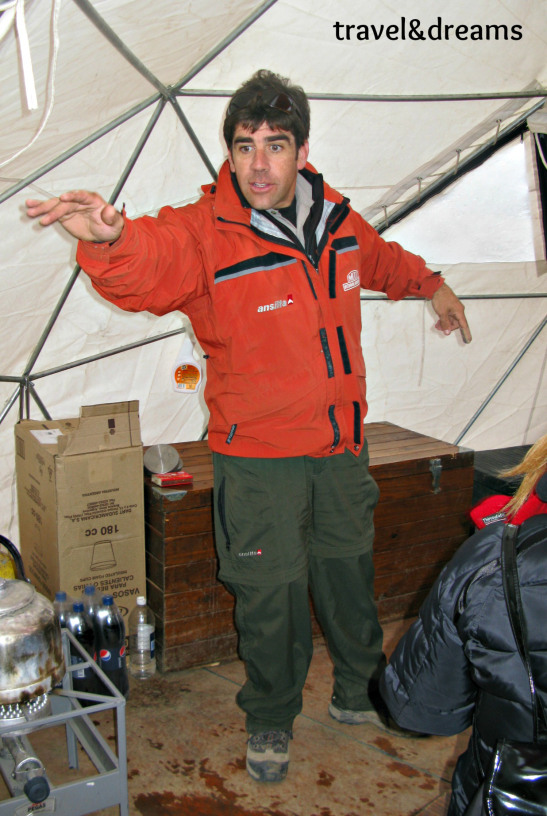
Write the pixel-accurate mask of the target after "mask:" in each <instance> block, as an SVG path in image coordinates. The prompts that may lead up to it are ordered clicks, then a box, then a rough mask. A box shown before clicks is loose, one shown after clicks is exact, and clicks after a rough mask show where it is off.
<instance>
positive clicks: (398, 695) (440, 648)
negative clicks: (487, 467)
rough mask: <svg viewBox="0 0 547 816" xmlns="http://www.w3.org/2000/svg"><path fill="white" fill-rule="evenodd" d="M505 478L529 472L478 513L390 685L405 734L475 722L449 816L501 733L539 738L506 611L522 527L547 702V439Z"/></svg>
mask: <svg viewBox="0 0 547 816" xmlns="http://www.w3.org/2000/svg"><path fill="white" fill-rule="evenodd" d="M504 475H508V476H509V475H524V478H523V481H522V483H521V485H520V487H519V489H518V490H517V492H516V493H515V496H514V497H513V498H511V497H509V496H504V497H489V498H488V499H485V500H484V502H482V503H481V504H480V505H479V506H478V507H477V508H475V509H474V510H473V511H472V512H471V517H472V519H473V520H474V522H475V525H476V526H477V528H479V529H477V531H476V532H475V533H474V535H472V536H471V537H470V538H469V539H467V541H465V542H464V544H462V546H461V547H460V548H459V550H458V551H457V553H456V554H455V555H454V557H453V558H452V560H451V561H450V562H449V563H448V564H447V565H446V567H445V568H444V569H443V571H442V572H441V574H440V576H439V577H438V579H437V581H436V582H435V584H434V586H433V587H432V589H431V591H430V593H429V595H428V597H427V598H426V600H425V602H424V604H423V605H422V608H421V609H420V613H419V616H418V619H417V620H416V621H415V622H414V623H413V624H412V626H411V627H410V629H409V630H408V632H407V633H406V634H405V635H404V636H403V638H402V639H401V640H400V641H399V643H398V645H397V647H396V649H395V651H394V653H393V655H392V657H391V659H390V662H389V665H388V666H387V668H386V669H385V671H384V673H383V675H382V677H381V680H380V690H381V693H382V696H383V698H384V700H385V702H386V704H387V706H388V708H389V711H390V714H391V715H392V717H393V718H394V720H395V721H396V722H397V724H398V725H400V726H401V727H403V728H408V729H413V730H416V731H420V732H425V733H428V734H441V735H452V734H457V733H459V732H461V731H463V730H465V729H466V728H468V727H469V726H470V725H473V730H472V732H471V737H470V740H469V744H468V747H467V750H466V751H465V752H464V753H463V754H462V755H461V756H460V757H459V759H458V762H457V765H456V769H455V771H454V775H453V778H452V797H451V799H450V805H449V809H448V816H463V815H464V814H465V813H466V811H468V807H469V806H470V803H471V801H472V800H473V797H474V795H475V793H476V792H477V790H478V788H479V787H480V785H481V783H482V781H483V779H484V774H485V773H486V770H487V768H488V763H489V759H490V756H491V754H492V752H493V750H494V747H495V744H496V740H497V739H498V738H500V737H506V738H509V739H514V740H520V741H522V742H531V741H532V740H533V724H532V723H533V720H532V707H531V699H530V687H529V683H528V675H527V673H526V670H525V668H524V666H523V664H522V662H521V659H520V657H519V654H518V651H517V647H516V644H515V640H514V637H513V634H512V631H511V625H510V622H509V618H508V615H507V610H506V606H505V598H504V592H503V585H502V577H501V565H500V555H501V540H502V535H503V529H504V525H505V524H506V523H507V522H511V523H512V524H516V525H518V527H519V532H518V539H517V553H518V555H517V564H518V573H519V581H520V588H521V594H522V603H523V607H524V613H525V618H526V624H527V629H528V646H529V650H530V655H531V661H532V670H533V673H534V677H535V679H536V684H537V686H538V688H537V692H538V693H539V695H540V697H541V700H542V702H543V704H544V706H547V628H546V626H545V621H546V620H547V435H546V436H544V437H542V438H541V439H540V440H539V441H538V442H536V444H535V445H533V446H532V447H531V448H530V450H529V451H528V453H527V454H526V456H525V457H524V459H523V460H522V462H521V463H520V464H519V465H517V466H516V467H515V468H513V469H511V470H510V471H507V472H506V473H505V474H504Z"/></svg>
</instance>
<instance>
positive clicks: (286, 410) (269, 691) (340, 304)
mask: <svg viewBox="0 0 547 816" xmlns="http://www.w3.org/2000/svg"><path fill="white" fill-rule="evenodd" d="M309 124H310V114H309V105H308V100H307V98H306V95H305V93H304V91H303V90H302V89H301V88H299V87H297V86H294V85H291V84H290V83H289V81H288V80H286V79H284V78H282V77H279V76H278V75H276V74H273V73H271V72H269V71H258V72H257V73H256V74H255V75H254V76H253V77H251V79H250V80H248V81H247V82H246V83H244V85H243V86H242V87H241V88H240V89H239V90H238V91H236V93H235V94H234V96H233V97H232V99H231V101H230V103H229V105H228V109H227V114H226V118H225V122H224V137H225V140H226V144H227V147H228V158H227V160H226V162H225V163H224V164H223V166H222V168H221V170H220V173H219V177H218V181H217V182H216V184H211V185H208V186H206V187H204V188H203V195H202V196H201V198H200V199H199V201H197V202H196V203H195V204H191V205H188V206H186V207H182V208H177V209H174V208H171V207H164V208H163V209H162V210H160V212H159V214H158V217H157V218H150V217H142V218H137V219H135V220H131V219H129V218H127V217H126V215H125V213H124V212H122V213H121V212H119V211H117V210H116V209H115V208H114V207H113V206H111V205H109V204H107V203H106V202H105V201H104V200H103V199H102V198H101V197H100V196H99V195H97V194H96V193H90V192H86V191H73V192H70V193H65V194H63V195H61V196H60V197H59V198H55V199H51V200H49V201H46V202H40V201H35V200H29V201H28V202H27V208H28V209H27V211H28V215H29V216H30V217H33V218H34V217H38V218H40V223H41V224H43V225H44V226H47V225H49V224H52V223H55V222H59V223H61V224H62V226H63V227H64V228H65V229H66V230H67V231H68V232H69V233H70V234H71V235H73V236H74V237H76V238H78V239H79V245H78V254H77V258H78V261H79V263H80V265H81V266H82V268H83V269H84V270H85V272H86V273H87V274H88V275H89V277H90V279H91V281H92V284H93V286H94V287H95V288H96V289H97V291H98V292H100V294H101V295H102V296H103V297H105V298H106V299H107V300H109V301H110V302H112V303H115V304H116V305H118V306H119V307H121V308H123V309H127V310H130V311H141V310H147V311H150V312H153V313H154V314H165V313H166V312H169V311H173V310H181V311H184V312H185V314H187V315H188V317H189V318H190V320H191V322H192V325H193V328H194V331H195V333H196V336H197V337H198V339H199V341H200V344H201V346H202V347H203V349H204V351H205V353H206V355H207V384H206V388H205V399H206V401H207V405H208V408H209V411H210V423H209V445H210V447H211V449H212V451H213V461H214V470H215V490H214V499H215V539H216V546H217V552H218V557H219V563H220V571H219V577H220V579H221V580H222V581H223V582H224V583H225V585H226V586H227V587H228V588H229V589H230V591H231V592H233V594H234V595H235V598H236V625H237V628H238V633H239V650H240V654H241V657H242V658H243V659H244V660H245V663H246V668H247V682H246V683H245V685H244V686H243V688H242V689H241V691H240V692H239V693H238V696H237V699H238V703H239V705H240V706H241V708H242V709H243V710H244V711H245V714H246V726H247V731H248V733H249V735H250V736H249V740H248V744H247V769H248V771H249V773H250V775H251V776H252V777H253V778H254V779H256V780H258V781H280V780H282V779H284V778H285V776H286V774H287V769H288V763H289V740H290V738H291V737H292V727H293V721H294V719H295V717H296V716H297V715H298V713H299V712H300V710H301V706H302V688H303V686H304V682H305V679H306V675H307V671H308V667H309V662H310V659H311V654H312V635H311V623H310V615H309V604H308V590H309V588H311V591H312V594H313V599H314V604H315V610H316V613H317V616H318V618H319V620H320V622H321V625H322V627H323V629H324V632H325V635H326V638H327V642H328V645H329V649H330V653H331V655H332V658H333V662H334V690H333V696H332V699H331V702H330V705H329V713H330V714H331V716H332V717H334V718H335V719H337V720H339V721H342V722H346V723H348V724H358V723H360V722H363V721H364V720H365V719H366V717H367V716H368V714H367V712H370V711H371V710H373V709H374V706H375V698H374V692H375V683H376V681H377V677H378V675H379V672H380V670H381V668H382V666H383V655H382V630H381V628H380V625H379V623H378V618H377V613H376V606H375V603H374V595H373V577H374V571H373V563H372V539H373V524H372V520H373V511H374V507H375V505H376V501H377V498H378V489H377V486H376V484H375V483H374V480H373V479H372V478H371V476H370V474H369V470H368V451H367V443H366V439H365V438H364V435H363V421H364V418H365V415H366V411H367V403H366V393H365V365H364V361H363V355H362V350H361V344H360V336H361V308H360V295H359V293H360V288H361V287H363V288H367V289H373V290H376V291H382V292H385V293H386V294H387V295H388V296H389V297H390V298H392V299H394V300H396V299H400V298H402V297H405V296H406V295H414V296H418V297H426V298H430V299H431V301H432V304H433V307H434V309H435V311H436V312H437V314H438V317H439V320H438V322H437V327H438V328H439V329H440V330H442V331H443V332H444V333H445V334H449V333H450V332H451V331H454V330H455V329H461V331H462V334H463V336H464V339H465V340H466V341H467V342H468V341H469V340H470V339H471V336H470V332H469V327H468V325H467V321H466V319H465V316H464V308H463V306H462V304H461V303H460V301H459V300H458V298H457V297H456V295H455V294H454V293H453V292H452V290H451V289H450V288H449V287H448V286H447V285H446V283H445V282H444V281H443V279H442V277H441V276H440V275H439V274H438V273H434V272H432V271H430V270H429V269H427V268H426V266H425V262H424V261H423V260H422V259H421V258H419V257H417V256H415V255H412V254H411V253H408V252H406V251H405V250H403V249H402V248H401V247H400V246H398V245H397V244H395V243H387V242H385V241H383V240H382V239H381V238H380V237H379V235H378V234H377V233H376V231H375V230H374V229H373V228H372V227H370V226H369V225H368V224H367V223H366V222H365V221H364V220H363V219H362V218H361V216H359V215H358V213H356V212H355V211H354V210H352V209H351V207H350V205H349V201H348V200H347V199H346V198H344V197H343V196H341V195H340V194H339V193H337V192H336V191H335V190H333V189H331V188H330V187H329V186H328V185H327V184H325V183H324V181H323V178H322V177H321V176H320V175H319V174H318V173H317V172H316V171H315V169H314V168H313V167H312V165H311V164H309V163H308V151H309V146H308V137H309Z"/></svg>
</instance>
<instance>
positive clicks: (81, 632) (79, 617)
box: [66, 601, 97, 705]
mask: <svg viewBox="0 0 547 816" xmlns="http://www.w3.org/2000/svg"><path fill="white" fill-rule="evenodd" d="M66 626H67V628H68V629H69V630H70V631H71V632H72V634H73V635H74V637H75V638H76V640H77V641H78V643H80V645H81V646H83V647H84V649H85V650H86V652H87V653H88V655H89V657H90V658H91V659H92V660H93V659H94V657H95V632H94V631H93V623H92V621H91V618H90V617H89V615H88V614H87V612H86V611H85V610H84V605H83V603H82V602H81V601H76V602H75V603H73V604H72V611H71V612H70V614H69V615H68V617H67V622H66ZM85 662H86V660H85V659H84V658H83V657H82V655H81V654H80V653H79V652H78V651H76V649H75V647H74V646H73V645H72V644H70V663H71V665H72V666H78V665H79V664H85ZM72 687H73V689H74V690H75V691H88V692H95V693H96V692H97V688H96V682H95V672H94V670H93V668H92V667H91V666H87V667H82V668H75V669H74V670H73V672H72ZM86 703H87V704H88V705H89V704H90V702H89V701H85V703H84V702H83V701H82V705H85V704H86Z"/></svg>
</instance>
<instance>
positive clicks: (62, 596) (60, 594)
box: [55, 591, 66, 601]
mask: <svg viewBox="0 0 547 816" xmlns="http://www.w3.org/2000/svg"><path fill="white" fill-rule="evenodd" d="M55 600H56V601H66V592H62V591H61V592H56V593H55Z"/></svg>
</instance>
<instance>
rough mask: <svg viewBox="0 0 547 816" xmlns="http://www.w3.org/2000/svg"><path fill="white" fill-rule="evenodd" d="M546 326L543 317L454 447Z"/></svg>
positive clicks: (459, 437)
mask: <svg viewBox="0 0 547 816" xmlns="http://www.w3.org/2000/svg"><path fill="white" fill-rule="evenodd" d="M546 325H547V317H544V318H543V320H542V322H541V323H540V325H539V326H538V327H537V329H536V330H535V331H534V332H533V334H532V336H531V337H530V338H529V340H528V341H527V343H526V344H525V345H524V347H523V348H522V349H521V351H520V352H519V353H518V354H517V356H516V357H515V359H514V360H513V362H512V363H511V365H510V366H509V367H508V369H507V370H506V372H505V374H504V375H503V376H502V377H501V378H500V379H499V380H498V382H497V383H496V385H495V386H494V388H493V389H492V391H491V392H490V394H489V395H488V396H487V397H486V399H485V400H484V402H483V403H482V405H481V406H480V408H478V409H477V411H475V413H474V414H473V416H472V417H471V419H470V420H469V422H468V423H467V425H466V426H465V428H464V429H463V430H462V431H461V433H460V434H459V435H458V437H457V438H456V440H455V442H454V444H455V445H459V443H460V442H461V440H462V439H463V437H464V436H465V435H466V433H467V432H468V431H469V429H470V428H471V427H472V426H473V425H474V424H475V422H476V421H477V419H478V418H479V417H480V415H481V414H482V413H483V411H484V410H485V408H486V407H487V406H488V405H489V403H490V402H491V401H492V399H493V398H494V397H495V395H496V394H497V393H498V391H499V390H500V388H501V387H502V385H503V384H504V382H505V381H506V380H507V378H508V377H509V376H510V375H511V373H512V372H513V371H514V369H515V368H516V367H517V365H518V364H519V362H520V361H521V360H522V358H523V357H524V355H525V354H526V352H527V351H528V349H529V348H530V346H531V345H532V343H533V342H534V340H536V338H537V337H539V335H540V334H541V332H542V331H543V329H544V328H545V326H546Z"/></svg>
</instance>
